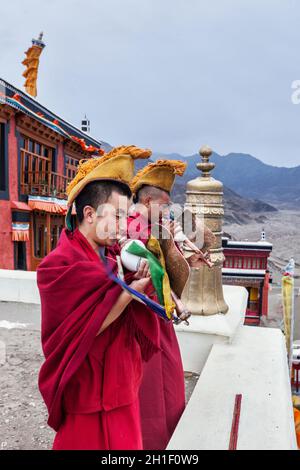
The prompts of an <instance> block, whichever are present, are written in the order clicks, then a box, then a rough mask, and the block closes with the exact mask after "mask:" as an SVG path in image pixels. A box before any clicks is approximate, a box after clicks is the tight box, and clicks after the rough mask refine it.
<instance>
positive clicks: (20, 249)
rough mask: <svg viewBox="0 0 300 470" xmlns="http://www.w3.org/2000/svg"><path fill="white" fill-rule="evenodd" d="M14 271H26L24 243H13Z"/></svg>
mask: <svg viewBox="0 0 300 470" xmlns="http://www.w3.org/2000/svg"><path fill="white" fill-rule="evenodd" d="M14 256H15V269H17V270H21V271H26V269H27V267H26V243H25V242H14Z"/></svg>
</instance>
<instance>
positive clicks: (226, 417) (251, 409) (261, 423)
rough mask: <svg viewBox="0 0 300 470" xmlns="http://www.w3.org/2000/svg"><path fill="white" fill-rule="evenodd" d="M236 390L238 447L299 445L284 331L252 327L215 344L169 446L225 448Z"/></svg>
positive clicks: (202, 448)
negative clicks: (229, 340)
mask: <svg viewBox="0 0 300 470" xmlns="http://www.w3.org/2000/svg"><path fill="white" fill-rule="evenodd" d="M199 341H200V337H199ZM189 352H190V354H195V351H194V350H193V349H192V348H191V349H190V351H189ZM237 394H241V395H242V402H241V413H240V423H239V429H238V433H237V437H238V439H237V450H245V449H249V450H296V449H297V444H296V436H295V426H294V418H293V408H292V400H291V388H290V380H289V374H288V365H287V355H286V347H285V341H284V336H283V334H282V332H281V331H280V330H279V329H271V328H257V327H250V326H242V327H241V328H239V331H238V332H237V334H236V335H235V336H234V338H233V340H232V341H231V342H230V343H228V342H227V343H223V344H215V345H213V347H212V349H211V352H210V354H209V356H208V359H207V361H206V364H205V366H204V368H203V370H202V373H201V375H200V378H199V381H198V383H197V385H196V387H195V390H194V392H193V394H192V397H191V399H190V401H189V403H188V405H187V407H186V410H185V412H184V414H183V416H182V418H181V420H180V421H179V424H178V426H177V428H176V430H175V433H174V435H173V437H172V439H171V441H170V443H169V446H168V449H169V450H188V449H189V450H221V449H222V450H227V449H228V448H229V442H230V435H231V428H232V421H233V411H234V403H235V397H236V395H237Z"/></svg>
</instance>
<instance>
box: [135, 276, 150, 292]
mask: <svg viewBox="0 0 300 470" xmlns="http://www.w3.org/2000/svg"><path fill="white" fill-rule="evenodd" d="M149 282H150V277H144V278H142V279H138V280H136V281H132V283H131V284H130V287H131V288H132V289H134V290H136V291H138V292H140V293H141V294H143V293H144V292H145V289H146V287H147V286H148V284H149Z"/></svg>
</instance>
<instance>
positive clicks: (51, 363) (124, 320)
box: [37, 229, 159, 450]
mask: <svg viewBox="0 0 300 470" xmlns="http://www.w3.org/2000/svg"><path fill="white" fill-rule="evenodd" d="M107 256H108V258H109V266H110V269H112V270H114V271H116V261H115V256H114V252H113V250H112V249H110V250H109V252H108V253H107ZM37 280H38V287H39V290H40V296H41V308H42V346H43V352H44V355H45V362H44V364H43V365H42V367H41V370H40V374H39V388H40V392H41V394H42V396H43V398H44V401H45V403H46V405H47V408H48V412H49V419H48V424H49V426H51V427H52V428H53V429H54V430H55V431H57V434H56V437H55V441H54V445H53V449H78V450H137V449H142V435H141V423H140V411H139V402H138V391H139V387H140V384H141V380H142V363H143V361H148V360H149V359H150V358H151V357H152V355H153V354H155V353H157V351H159V327H158V318H157V317H156V316H155V315H154V314H153V313H152V312H151V311H149V310H148V309H147V308H145V307H144V306H142V305H141V304H140V303H138V302H136V301H132V302H131V303H130V304H129V306H128V307H127V308H126V309H125V311H124V312H123V313H122V314H121V316H120V317H119V318H118V319H117V320H116V321H115V322H113V323H112V324H111V325H110V326H109V327H108V328H107V329H106V330H104V331H103V333H101V334H100V335H99V336H97V333H98V331H99V330H100V328H101V325H102V324H103V322H104V320H105V318H106V316H107V314H108V313H109V312H110V310H111V308H112V307H113V305H114V303H115V301H116V299H117V298H118V296H119V295H120V293H121V288H120V287H119V286H118V285H116V284H114V283H113V281H111V280H110V279H109V278H108V276H107V274H106V271H105V269H104V266H103V264H102V261H101V260H100V258H99V256H98V255H97V253H96V252H95V251H94V250H93V248H92V246H91V245H90V244H89V242H88V241H87V239H86V238H85V237H84V236H83V235H82V234H81V233H80V232H79V230H78V229H77V230H75V232H74V233H71V232H69V231H67V230H64V231H63V232H62V235H61V237H60V240H59V243H58V246H57V248H56V249H55V250H54V251H52V252H51V253H50V254H49V255H48V256H47V257H46V258H45V259H44V260H43V261H42V263H41V264H40V267H39V269H38V273H37ZM128 282H129V279H128Z"/></svg>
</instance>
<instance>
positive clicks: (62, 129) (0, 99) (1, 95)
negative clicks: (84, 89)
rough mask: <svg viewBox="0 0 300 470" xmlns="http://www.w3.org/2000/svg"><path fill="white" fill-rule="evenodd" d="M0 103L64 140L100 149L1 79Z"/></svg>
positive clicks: (80, 132) (76, 130)
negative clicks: (19, 112)
mask: <svg viewBox="0 0 300 470" xmlns="http://www.w3.org/2000/svg"><path fill="white" fill-rule="evenodd" d="M15 95H19V97H20V103H19V104H18V101H17V100H14V98H13V97H14V96H15ZM1 103H4V104H7V105H8V106H11V107H12V108H15V109H18V110H19V111H21V112H24V113H26V114H28V115H29V116H32V117H34V119H37V120H38V121H39V122H41V123H42V124H44V125H46V126H47V127H50V128H51V129H52V130H54V131H55V132H57V133H58V134H61V135H63V136H64V137H66V138H70V136H74V137H75V138H78V139H84V141H85V143H86V145H87V146H92V147H96V148H100V147H101V145H102V142H101V141H98V140H95V139H93V138H92V137H90V136H89V135H87V134H85V133H84V132H82V131H81V130H80V129H78V128H76V127H74V126H73V125H72V124H69V123H68V122H67V121H65V120H64V119H62V118H60V117H59V116H57V115H56V114H54V113H52V112H51V111H49V110H48V109H47V108H45V107H44V106H42V105H41V104H40V103H38V102H37V101H35V100H34V99H33V98H31V97H30V96H29V95H27V94H26V93H24V92H22V91H21V90H19V89H18V88H16V87H14V86H13V85H11V84H9V83H8V82H6V81H5V80H2V79H0V104H1ZM37 113H41V114H42V115H43V116H38V115H37ZM53 121H55V122H56V123H57V124H56V123H53Z"/></svg>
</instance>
